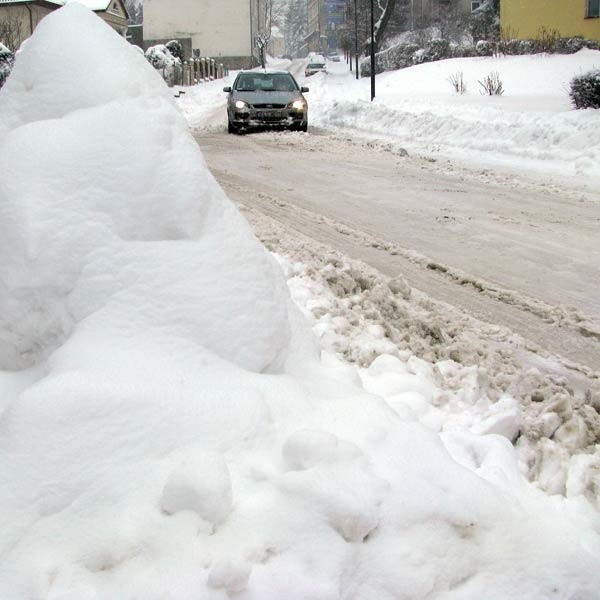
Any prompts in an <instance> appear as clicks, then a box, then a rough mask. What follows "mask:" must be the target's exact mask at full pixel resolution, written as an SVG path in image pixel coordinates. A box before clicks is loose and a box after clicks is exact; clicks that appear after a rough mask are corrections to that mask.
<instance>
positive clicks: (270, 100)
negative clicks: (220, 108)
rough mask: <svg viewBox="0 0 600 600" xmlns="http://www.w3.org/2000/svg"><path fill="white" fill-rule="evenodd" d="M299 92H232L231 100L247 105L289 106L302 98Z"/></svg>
mask: <svg viewBox="0 0 600 600" xmlns="http://www.w3.org/2000/svg"><path fill="white" fill-rule="evenodd" d="M302 97H303V96H302V94H301V93H300V90H296V91H294V92H262V91H257V92H238V91H236V92H234V93H233V100H243V101H244V102H247V103H248V104H289V103H290V102H293V101H294V100H296V99H298V98H302Z"/></svg>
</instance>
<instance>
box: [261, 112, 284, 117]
mask: <svg viewBox="0 0 600 600" xmlns="http://www.w3.org/2000/svg"><path fill="white" fill-rule="evenodd" d="M260 116H261V117H280V116H281V111H279V110H263V111H261V112H260Z"/></svg>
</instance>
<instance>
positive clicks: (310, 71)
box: [304, 59, 327, 77]
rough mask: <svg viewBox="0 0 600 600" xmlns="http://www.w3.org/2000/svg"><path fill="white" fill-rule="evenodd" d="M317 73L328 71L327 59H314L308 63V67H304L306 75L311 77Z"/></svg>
mask: <svg viewBox="0 0 600 600" xmlns="http://www.w3.org/2000/svg"><path fill="white" fill-rule="evenodd" d="M315 73H327V69H326V68H325V60H323V61H322V62H321V61H316V60H314V59H313V61H311V62H309V63H308V65H306V69H304V75H305V76H306V77H310V76H311V75H314V74H315Z"/></svg>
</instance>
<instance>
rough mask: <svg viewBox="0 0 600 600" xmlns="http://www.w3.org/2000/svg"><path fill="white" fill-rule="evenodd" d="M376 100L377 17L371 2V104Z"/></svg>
mask: <svg viewBox="0 0 600 600" xmlns="http://www.w3.org/2000/svg"><path fill="white" fill-rule="evenodd" d="M374 98H375V17H374V14H373V0H371V102H373V99H374Z"/></svg>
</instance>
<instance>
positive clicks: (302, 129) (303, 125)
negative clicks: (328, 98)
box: [299, 121, 308, 133]
mask: <svg viewBox="0 0 600 600" xmlns="http://www.w3.org/2000/svg"><path fill="white" fill-rule="evenodd" d="M299 129H300V131H303V132H304V133H306V132H307V131H308V121H305V122H304V123H302V125H300V127H299Z"/></svg>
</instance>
